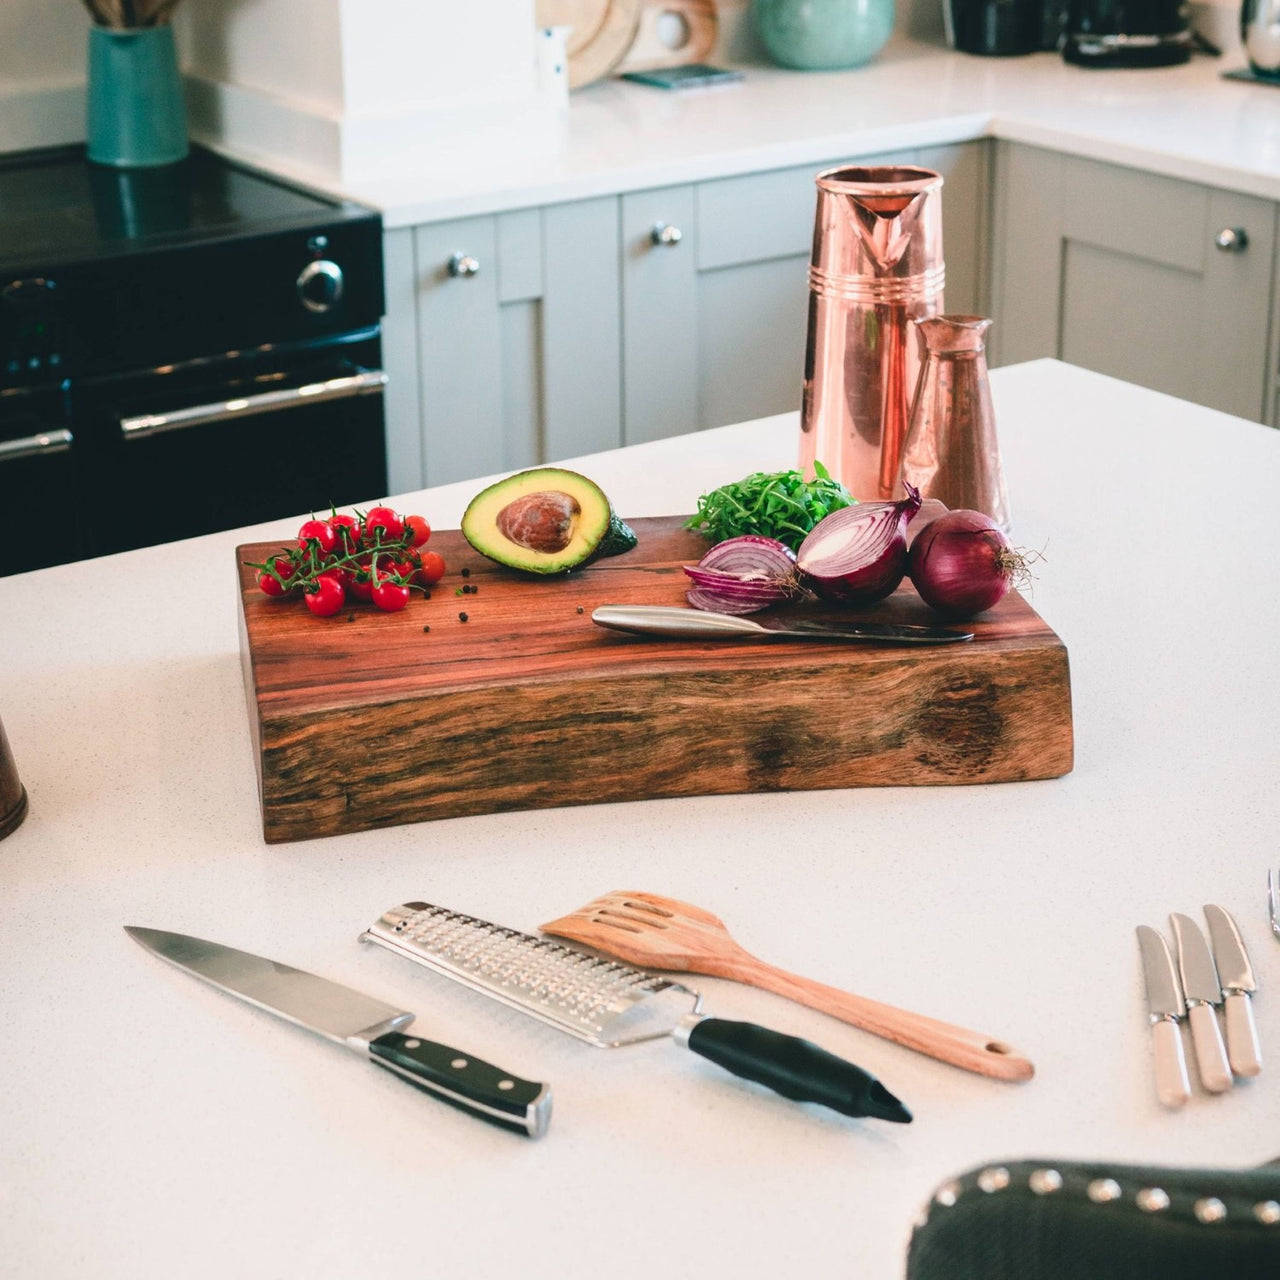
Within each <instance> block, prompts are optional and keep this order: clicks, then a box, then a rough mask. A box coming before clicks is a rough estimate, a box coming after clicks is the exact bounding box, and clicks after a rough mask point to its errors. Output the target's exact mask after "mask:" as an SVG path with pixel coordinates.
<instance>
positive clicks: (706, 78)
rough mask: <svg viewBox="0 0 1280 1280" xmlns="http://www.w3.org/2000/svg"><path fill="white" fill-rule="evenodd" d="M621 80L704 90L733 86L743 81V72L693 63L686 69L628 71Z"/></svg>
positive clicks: (662, 86) (703, 63)
mask: <svg viewBox="0 0 1280 1280" xmlns="http://www.w3.org/2000/svg"><path fill="white" fill-rule="evenodd" d="M619 79H621V80H632V81H634V82H635V83H636V84H648V85H652V86H653V87H654V88H655V89H702V88H706V87H707V86H709V85H715V84H732V83H733V82H734V81H735V80H741V79H742V72H741V71H726V70H724V69H723V68H721V67H709V66H707V64H706V63H705V62H691V63H689V64H688V65H687V66H684V67H663V68H661V69H660V70H657V71H627V72H624V73H623V74H622V75H621V76H620V77H619Z"/></svg>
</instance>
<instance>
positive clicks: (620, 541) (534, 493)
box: [462, 467, 636, 573]
mask: <svg viewBox="0 0 1280 1280" xmlns="http://www.w3.org/2000/svg"><path fill="white" fill-rule="evenodd" d="M462 534H463V537H465V538H466V540H467V541H468V542H469V543H470V544H471V545H472V546H473V547H474V548H475V549H476V550H477V551H478V552H480V554H481V555H484V556H488V557H489V559H490V560H496V561H497V562H498V564H504V565H507V566H508V567H510V568H512V569H523V570H524V571H525V572H526V573H567V572H568V571H569V570H570V569H574V568H576V567H577V566H578V565H581V564H586V563H587V561H589V560H594V559H595V558H596V557H597V556H602V555H618V554H619V553H620V552H623V551H630V550H631V548H632V547H634V546H635V545H636V536H635V534H634V533H632V531H631V530H630V529H629V528H628V527H627V526H626V525H625V524H624V523H623V522H622V521H621V520H619V519H618V517H617V516H616V515H614V512H613V507H612V506H611V505H610V503H609V499H608V498H606V497H605V495H604V491H603V490H602V489H601V488H600V486H599V485H597V484H596V483H595V482H594V481H592V480H588V479H587V477H586V476H583V475H579V474H578V473H577V472H576V471H566V470H564V469H563V468H562V467H537V468H535V469H534V470H532V471H519V472H517V473H516V474H515V475H512V476H508V477H507V478H506V479H505V480H499V481H498V482H497V483H496V484H491V485H490V486H489V487H488V488H487V489H483V490H481V492H480V493H478V494H476V496H475V497H474V498H472V499H471V502H470V504H469V505H468V507H467V509H466V512H465V513H464V514H463V517H462Z"/></svg>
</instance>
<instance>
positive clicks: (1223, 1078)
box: [1187, 1001, 1233, 1093]
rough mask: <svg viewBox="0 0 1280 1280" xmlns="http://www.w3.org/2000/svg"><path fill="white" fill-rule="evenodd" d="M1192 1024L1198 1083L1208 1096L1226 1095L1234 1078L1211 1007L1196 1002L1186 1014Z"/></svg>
mask: <svg viewBox="0 0 1280 1280" xmlns="http://www.w3.org/2000/svg"><path fill="white" fill-rule="evenodd" d="M1187 1020H1188V1021H1189V1022H1190V1023H1191V1043H1192V1044H1193V1045H1194V1046H1195V1051H1196V1069H1197V1070H1198V1071H1199V1073H1200V1083H1201V1084H1202V1085H1204V1087H1205V1088H1206V1089H1208V1090H1209V1092H1210V1093H1226V1091H1227V1090H1228V1089H1230V1088H1231V1085H1232V1083H1233V1078H1232V1075H1231V1068H1230V1067H1229V1066H1228V1065H1227V1050H1226V1048H1225V1047H1224V1045H1223V1043H1222V1032H1221V1031H1220V1030H1219V1029H1218V1015H1217V1012H1216V1011H1215V1009H1214V1007H1213V1005H1211V1004H1205V1003H1203V1002H1201V1001H1197V1002H1196V1003H1194V1004H1192V1005H1191V1006H1190V1008H1188V1010H1187Z"/></svg>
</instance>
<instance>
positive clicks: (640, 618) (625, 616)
mask: <svg viewBox="0 0 1280 1280" xmlns="http://www.w3.org/2000/svg"><path fill="white" fill-rule="evenodd" d="M591 620H592V622H594V623H595V624H596V625H597V626H601V627H607V628H608V629H609V630H611V631H625V632H628V633H629V634H631V635H637V636H660V637H664V638H666V639H669V640H671V639H674V640H724V639H732V638H734V637H737V638H738V639H741V638H743V637H744V636H752V637H754V638H755V639H757V640H854V641H863V642H869V643H874V644H954V643H956V642H957V641H960V642H963V641H965V640H972V639H973V632H972V631H958V630H955V629H954V628H950V627H926V626H918V625H916V624H914V623H897V622H848V623H828V622H816V621H810V620H800V621H795V622H792V621H787V620H782V619H778V618H768V619H760V618H747V617H744V616H742V615H741V614H730V613H714V612H712V611H710V610H706V609H683V608H679V607H673V606H669V605H647V604H635V605H631V604H602V605H600V606H599V607H598V608H596V609H594V610H593V611H592V614H591Z"/></svg>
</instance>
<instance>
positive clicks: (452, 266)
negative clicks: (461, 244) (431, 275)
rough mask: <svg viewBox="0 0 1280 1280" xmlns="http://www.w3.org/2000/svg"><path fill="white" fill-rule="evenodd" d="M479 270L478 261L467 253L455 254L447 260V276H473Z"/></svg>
mask: <svg viewBox="0 0 1280 1280" xmlns="http://www.w3.org/2000/svg"><path fill="white" fill-rule="evenodd" d="M479 270H480V260H479V259H478V258H473V257H472V256H471V255H470V254H469V253H455V254H454V255H453V257H452V258H450V259H449V274H450V275H451V276H473V275H475V274H476V272H478V271H479Z"/></svg>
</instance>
